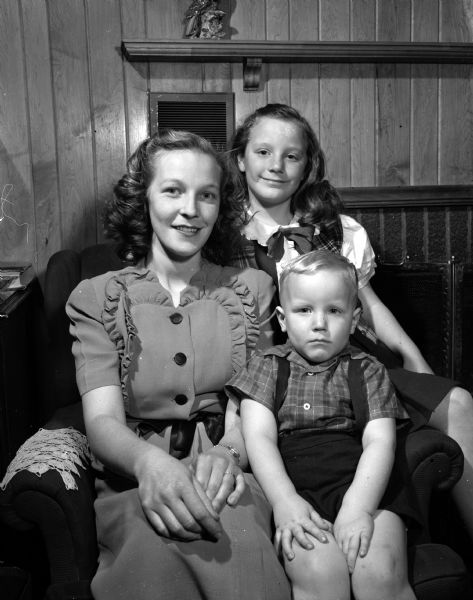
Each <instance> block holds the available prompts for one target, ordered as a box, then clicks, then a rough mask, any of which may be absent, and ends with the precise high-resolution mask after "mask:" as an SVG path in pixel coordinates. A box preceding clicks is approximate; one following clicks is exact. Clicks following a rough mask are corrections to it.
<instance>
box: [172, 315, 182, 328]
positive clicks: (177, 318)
mask: <svg viewBox="0 0 473 600" xmlns="http://www.w3.org/2000/svg"><path fill="white" fill-rule="evenodd" d="M169 318H170V319H171V323H174V325H179V323H182V319H183V316H182V315H181V313H172V315H171V316H170V317H169Z"/></svg>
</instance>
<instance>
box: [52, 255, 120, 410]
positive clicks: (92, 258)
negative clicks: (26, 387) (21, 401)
mask: <svg viewBox="0 0 473 600" xmlns="http://www.w3.org/2000/svg"><path fill="white" fill-rule="evenodd" d="M125 264H126V263H124V262H122V261H121V260H120V259H119V258H118V256H117V254H116V246H115V244H97V245H94V246H89V247H87V248H85V249H84V250H82V251H80V252H77V251H75V250H60V251H58V252H56V253H55V254H53V255H52V256H51V258H50V259H49V262H48V265H47V268H46V277H45V283H44V292H43V306H44V316H45V323H46V336H47V352H46V356H45V357H40V360H41V359H42V362H44V363H46V364H45V371H46V373H45V377H44V380H45V397H44V405H45V412H46V415H45V417H46V418H49V417H50V416H51V415H53V413H55V412H56V411H57V409H61V408H63V407H67V406H69V405H71V404H74V403H77V402H78V401H80V396H79V392H78V389H77V385H76V375H75V364H74V359H73V356H72V352H71V346H72V337H71V335H70V333H69V323H70V322H69V318H68V317H67V315H66V311H65V306H66V302H67V300H68V298H69V295H70V294H71V292H72V291H73V289H74V288H75V287H76V286H77V285H78V284H79V283H80V282H81V281H82V280H83V279H88V278H91V277H95V276H96V275H100V274H102V273H106V272H107V271H115V270H118V269H121V268H122V267H123V266H125ZM46 357H47V358H46Z"/></svg>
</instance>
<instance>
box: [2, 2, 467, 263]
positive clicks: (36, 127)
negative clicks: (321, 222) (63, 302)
mask: <svg viewBox="0 0 473 600" xmlns="http://www.w3.org/2000/svg"><path fill="white" fill-rule="evenodd" d="M189 4H190V0H2V2H1V3H0V57H1V58H0V92H1V95H0V143H1V146H0V190H3V193H2V201H1V213H0V256H1V258H8V259H31V260H33V261H34V262H35V264H36V268H37V271H38V272H39V273H40V274H41V273H42V272H43V271H44V267H45V264H46V262H47V260H48V258H49V256H50V255H51V254H52V253H53V252H55V251H56V250H58V249H61V248H66V247H67V248H82V247H84V246H86V245H88V244H92V243H95V242H96V241H100V240H101V238H102V233H101V223H100V213H101V209H102V206H103V202H104V200H105V198H107V197H108V195H109V194H110V193H111V188H112V185H113V183H114V182H115V181H116V179H117V178H118V177H119V176H120V175H121V174H122V172H123V170H124V165H125V160H126V156H127V155H128V153H129V152H130V151H131V150H132V149H133V148H134V147H135V146H136V144H137V143H138V142H139V141H140V140H141V139H142V138H144V137H145V136H146V135H147V90H148V89H150V90H152V91H173V92H191V91H197V92H201V91H204V92H215V91H232V92H233V93H234V94H235V106H236V119H237V121H239V120H240V119H241V118H242V117H243V116H244V115H246V114H247V113H248V112H250V111H252V110H253V109H254V108H256V107H258V106H260V105H262V104H265V103H266V102H268V101H269V102H286V103H289V104H292V105H293V106H295V107H296V108H298V109H299V110H301V111H302V113H303V114H304V115H306V116H307V117H308V119H309V120H310V121H311V123H312V124H313V126H314V129H315V130H316V132H317V133H318V135H319V137H320V140H321V143H322V146H323V148H324V149H325V152H326V154H327V157H328V165H329V177H330V179H331V180H332V182H333V183H334V184H336V185H338V186H355V187H358V186H384V185H390V186H405V185H424V184H425V185H437V184H471V183H473V122H472V121H473V77H472V75H473V68H472V66H470V65H406V64H380V65H370V64H363V65H356V64H352V65H348V64H294V65H283V64H271V65H264V66H263V85H262V86H261V89H260V90H258V91H256V92H244V91H243V83H242V67H241V65H240V64H233V65H229V64H195V63H193V64H191V63H187V64H186V63H176V64H170V63H150V64H146V63H133V64H131V63H128V62H126V61H123V59H122V56H121V52H120V42H121V39H123V38H146V37H149V38H181V37H182V31H183V24H182V19H183V15H184V12H185V10H186V9H187V7H188V6H189ZM220 5H221V8H223V9H224V10H225V11H226V12H227V15H226V19H227V24H229V28H230V37H232V38H234V39H268V40H273V39H279V40H287V39H292V40H399V41H409V40H411V41H462V42H468V41H473V0H397V1H396V2H393V1H392V0H318V1H317V0H221V3H220ZM355 216H356V217H358V218H359V219H360V220H361V221H362V222H363V223H364V225H365V226H366V227H367V229H368V231H369V233H370V236H371V238H372V241H373V244H374V246H375V248H376V250H377V251H378V252H379V253H380V254H381V256H382V257H383V258H384V259H386V260H392V261H396V260H399V259H400V258H401V257H402V256H404V255H405V254H409V255H410V256H411V258H413V259H416V260H430V261H440V262H442V261H445V260H448V258H449V257H450V256H451V255H453V254H454V255H456V256H457V257H458V258H459V259H462V260H467V261H471V259H472V256H471V232H472V213H471V209H470V208H468V207H467V208H461V209H453V208H446V209H444V208H436V209H429V210H427V209H422V208H420V209H419V208H418V209H409V208H407V209H399V210H378V209H375V210H363V211H360V210H359V211H356V213H355Z"/></svg>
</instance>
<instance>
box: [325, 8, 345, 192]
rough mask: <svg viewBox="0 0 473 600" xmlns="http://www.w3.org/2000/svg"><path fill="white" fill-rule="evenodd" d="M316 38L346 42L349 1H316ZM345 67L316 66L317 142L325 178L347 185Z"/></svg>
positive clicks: (336, 183) (340, 184)
mask: <svg viewBox="0 0 473 600" xmlns="http://www.w3.org/2000/svg"><path fill="white" fill-rule="evenodd" d="M319 18H320V39H321V40H330V41H341V40H348V39H349V37H350V3H349V0H320V15H319ZM349 72H350V70H349V65H343V64H340V65H335V64H328V63H323V64H321V65H320V115H321V117H320V142H321V145H322V148H323V150H324V152H325V154H326V157H327V171H328V178H329V179H330V180H331V182H332V183H333V184H334V185H337V186H342V185H344V186H346V185H350V163H351V160H350V81H349Z"/></svg>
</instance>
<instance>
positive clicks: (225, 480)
mask: <svg viewBox="0 0 473 600" xmlns="http://www.w3.org/2000/svg"><path fill="white" fill-rule="evenodd" d="M191 471H192V472H193V473H194V476H195V478H196V479H197V481H198V482H199V483H200V485H201V486H202V489H203V490H204V491H205V493H206V494H207V497H208V498H209V500H210V501H211V502H212V506H213V508H214V510H215V511H216V512H218V513H219V512H220V511H221V510H222V509H223V507H224V506H225V504H228V505H230V506H235V504H236V503H237V502H238V500H239V499H240V498H241V495H242V494H243V492H244V490H245V479H244V477H243V472H242V470H241V469H240V467H239V466H238V465H237V464H236V460H235V459H234V458H233V457H232V456H231V455H230V454H229V452H228V451H227V450H226V449H225V448H221V447H220V446H215V447H213V448H210V449H209V450H207V451H206V452H204V453H203V454H199V455H198V456H197V458H196V459H194V461H193V462H192V464H191Z"/></svg>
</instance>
